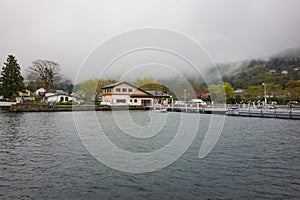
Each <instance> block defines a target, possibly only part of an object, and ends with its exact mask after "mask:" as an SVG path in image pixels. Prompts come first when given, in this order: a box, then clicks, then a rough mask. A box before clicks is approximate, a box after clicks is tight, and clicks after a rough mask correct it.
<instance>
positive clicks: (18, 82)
mask: <svg viewBox="0 0 300 200" xmlns="http://www.w3.org/2000/svg"><path fill="white" fill-rule="evenodd" d="M23 80H24V78H23V76H22V75H21V68H20V65H19V64H18V62H17V60H16V58H15V56H13V55H8V57H7V60H6V62H5V63H4V66H3V67H2V71H1V77H0V94H1V95H3V96H4V97H7V98H10V99H11V100H13V99H15V98H16V97H17V96H18V92H20V91H23V90H24V89H25V86H24V83H23Z"/></svg>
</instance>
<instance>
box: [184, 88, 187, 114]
mask: <svg viewBox="0 0 300 200" xmlns="http://www.w3.org/2000/svg"><path fill="white" fill-rule="evenodd" d="M183 91H184V104H185V112H187V104H186V92H187V90H183Z"/></svg>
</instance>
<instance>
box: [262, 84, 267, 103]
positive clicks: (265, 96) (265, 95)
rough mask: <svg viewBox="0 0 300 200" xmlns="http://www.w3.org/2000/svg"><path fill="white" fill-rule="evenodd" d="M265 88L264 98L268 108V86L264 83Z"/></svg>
mask: <svg viewBox="0 0 300 200" xmlns="http://www.w3.org/2000/svg"><path fill="white" fill-rule="evenodd" d="M262 85H263V86H264V98H265V106H267V85H266V84H265V83H262Z"/></svg>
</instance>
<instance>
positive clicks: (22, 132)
mask: <svg viewBox="0 0 300 200" xmlns="http://www.w3.org/2000/svg"><path fill="white" fill-rule="evenodd" d="M130 114H131V116H132V120H133V121H135V123H137V124H140V125H142V126H147V124H149V123H151V122H150V121H149V118H148V117H147V112H131V113H130ZM81 115H82V118H83V119H84V118H85V115H86V113H85V112H82V113H81ZM162 115H166V116H167V118H166V124H165V127H163V129H162V130H161V132H160V133H159V134H157V135H155V136H153V137H151V138H147V139H141V138H139V139H136V138H135V139H134V138H132V137H130V135H126V134H123V133H122V131H120V129H119V128H118V127H116V126H115V125H114V122H113V121H112V120H110V121H109V122H108V121H107V120H106V124H105V125H104V126H103V127H104V129H106V133H107V135H108V137H109V138H110V139H111V140H112V141H113V142H114V143H115V144H117V145H119V146H120V147H122V148H124V149H126V148H127V150H134V151H136V152H144V151H152V150H154V149H156V148H160V147H162V146H164V145H165V144H167V143H168V141H169V140H171V139H172V137H174V135H173V133H174V131H173V130H176V129H177V128H178V119H179V118H178V116H179V115H180V113H167V114H162ZM177 115H178V116H177ZM194 115H195V114H190V115H189V116H190V117H194ZM72 116H73V115H72V113H67V112H66V113H63V112H62V113H6V112H1V113H0V124H1V130H0V144H1V147H0V199H99V198H103V199H105V198H109V199H124V198H129V199H141V198H145V199H203V198H206V199H207V198H213V199H219V198H220V199H224V198H230V199H241V198H261V199H274V198H279V199H289V198H294V199H296V198H299V197H300V166H299V161H300V144H299V137H300V136H299V127H300V122H299V121H293V120H280V119H261V118H238V117H235V118H234V117H227V118H226V122H225V127H224V130H223V133H222V135H221V137H220V139H219V141H218V143H217V144H216V146H215V147H214V149H213V151H212V152H211V153H210V154H208V156H207V157H205V158H204V159H199V158H198V152H199V148H200V146H201V143H202V141H203V137H204V135H205V133H206V130H207V124H208V122H209V118H210V116H209V115H203V116H201V119H200V127H201V128H200V129H199V131H198V134H197V136H196V139H195V140H194V142H193V144H192V146H191V147H190V148H189V149H188V151H187V152H186V153H185V154H184V155H183V156H182V157H181V158H180V159H178V160H177V161H176V162H174V163H173V164H172V165H170V166H168V167H166V168H164V169H162V170H159V171H156V172H152V173H146V174H130V173H123V172H119V171H116V170H113V169H110V168H109V167H107V166H105V165H103V164H101V163H99V162H98V161H97V160H96V159H94V158H93V157H92V156H91V155H90V154H89V153H88V152H87V150H86V149H85V148H84V146H83V144H82V143H81V142H80V140H79V137H78V135H77V133H76V129H75V126H74V122H73V117H72ZM97 117H99V121H101V120H105V119H110V118H111V117H112V114H111V113H110V112H98V113H97ZM139 119H140V120H142V121H139ZM176 120H177V121H176Z"/></svg>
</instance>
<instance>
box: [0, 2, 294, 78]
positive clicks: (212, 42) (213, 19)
mask: <svg viewBox="0 0 300 200" xmlns="http://www.w3.org/2000/svg"><path fill="white" fill-rule="evenodd" d="M299 7H300V1H297V0H287V1H281V0H266V1H261V0H252V1H239V0H225V1H216V0H207V1H198V0H188V1H186V0H182V1H171V0H165V1H158V0H155V1H139V0H131V1H129V0H127V1H118V0H113V1H108V0H107V1H105V0H99V1H96V0H95V1H94V0H87V1H67V0H63V1H62V0H51V1H50V0H48V1H39V0H27V1H17V0H2V1H1V2H0V15H1V17H0V26H1V37H0V45H1V48H0V58H1V59H2V62H4V61H5V60H6V58H7V55H9V54H14V55H15V56H16V58H17V59H18V61H19V63H20V65H21V67H22V72H23V75H26V68H28V66H30V65H31V63H32V62H33V61H34V60H37V59H47V60H53V61H56V62H58V63H59V64H60V66H61V70H62V73H63V75H64V76H65V77H66V78H69V79H72V80H73V81H75V79H78V80H77V81H79V82H80V81H83V80H85V79H88V78H93V77H99V76H101V75H105V76H106V77H116V78H118V77H119V78H120V77H122V76H124V75H126V77H127V78H129V72H130V74H131V77H130V78H134V77H135V76H141V77H147V76H148V77H149V76H153V77H155V76H157V78H162V77H165V76H168V75H170V76H173V75H174V74H176V73H179V74H183V73H187V74H188V73H190V74H192V75H194V74H195V73H194V72H193V69H192V68H191V65H187V64H186V63H184V62H182V60H180V59H177V58H175V57H174V56H173V57H170V55H166V54H164V53H162V52H159V53H158V52H151V51H148V52H143V53H142V52H139V53H135V54H134V56H133V55H128V57H124V58H122V59H120V60H118V62H115V63H114V64H113V65H112V66H111V67H110V68H109V70H108V71H106V72H105V73H104V74H101V73H102V71H101V70H102V68H101V67H105V66H107V63H99V60H98V59H93V58H92V57H93V55H95V52H97V49H99V46H100V47H101V45H102V44H103V43H105V42H107V41H109V40H110V39H111V38H113V37H114V36H116V35H119V34H121V33H124V32H127V31H132V30H135V29H142V28H145V27H156V28H161V29H166V30H174V31H175V32H178V33H181V34H182V35H184V36H186V37H187V38H190V39H192V40H193V41H195V42H196V43H197V44H199V45H200V46H201V47H202V49H203V52H205V54H206V55H205V56H206V57H207V58H209V59H210V60H211V61H212V63H215V62H221V63H222V62H234V61H239V60H245V59H252V58H257V57H262V56H265V55H270V54H272V53H275V52H278V51H279V50H283V49H287V48H290V47H299V46H300V37H299V35H300V26H299V25H300V13H299V11H298V9H299ZM150 37H151V36H150ZM148 38H149V37H148ZM145 40H147V37H145ZM170 41H173V43H174V44H176V40H175V41H174V40H170ZM115 48H122V46H120V45H119V46H116V47H115ZM182 48H183V49H184V51H186V49H188V48H189V47H186V46H184V44H183V45H182ZM114 52H115V50H114V49H113V48H112V49H107V51H106V53H108V54H112V55H110V56H111V57H112V58H113V57H115V56H118V55H113V53H114ZM203 52H193V51H192V50H191V52H190V54H193V55H194V54H195V56H197V55H199V56H200V57H201V56H202V55H203ZM147 53H148V54H147ZM97 56H101V55H99V54H97ZM93 60H94V61H95V62H94V63H93ZM87 63H88V64H89V67H87V66H86V64H87ZM155 63H156V64H155ZM206 64H207V63H206V60H205V61H204V64H203V65H202V66H206ZM167 66H169V68H170V67H171V68H172V69H174V70H175V71H176V72H175V71H174V70H173V71H172V70H166V68H168V67H167ZM202 66H201V67H202ZM97 67H100V68H101V70H99V68H97ZM134 67H137V68H139V69H140V71H139V70H138V69H136V70H133V68H134ZM83 68H84V69H85V71H84V74H83V73H82V72H81V71H80V70H81V69H83ZM204 68H205V69H207V68H206V67H204ZM141 69H143V70H141ZM190 69H191V70H190ZM201 69H202V68H201ZM95 70H96V73H95ZM170 71H172V72H170ZM154 72H156V73H154ZM203 73H204V71H203ZM78 74H79V75H80V76H78ZM202 75H203V74H202ZM203 76H205V74H204V75H203ZM78 77H80V78H78ZM130 78H129V79H130ZM137 78H138V77H137Z"/></svg>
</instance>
